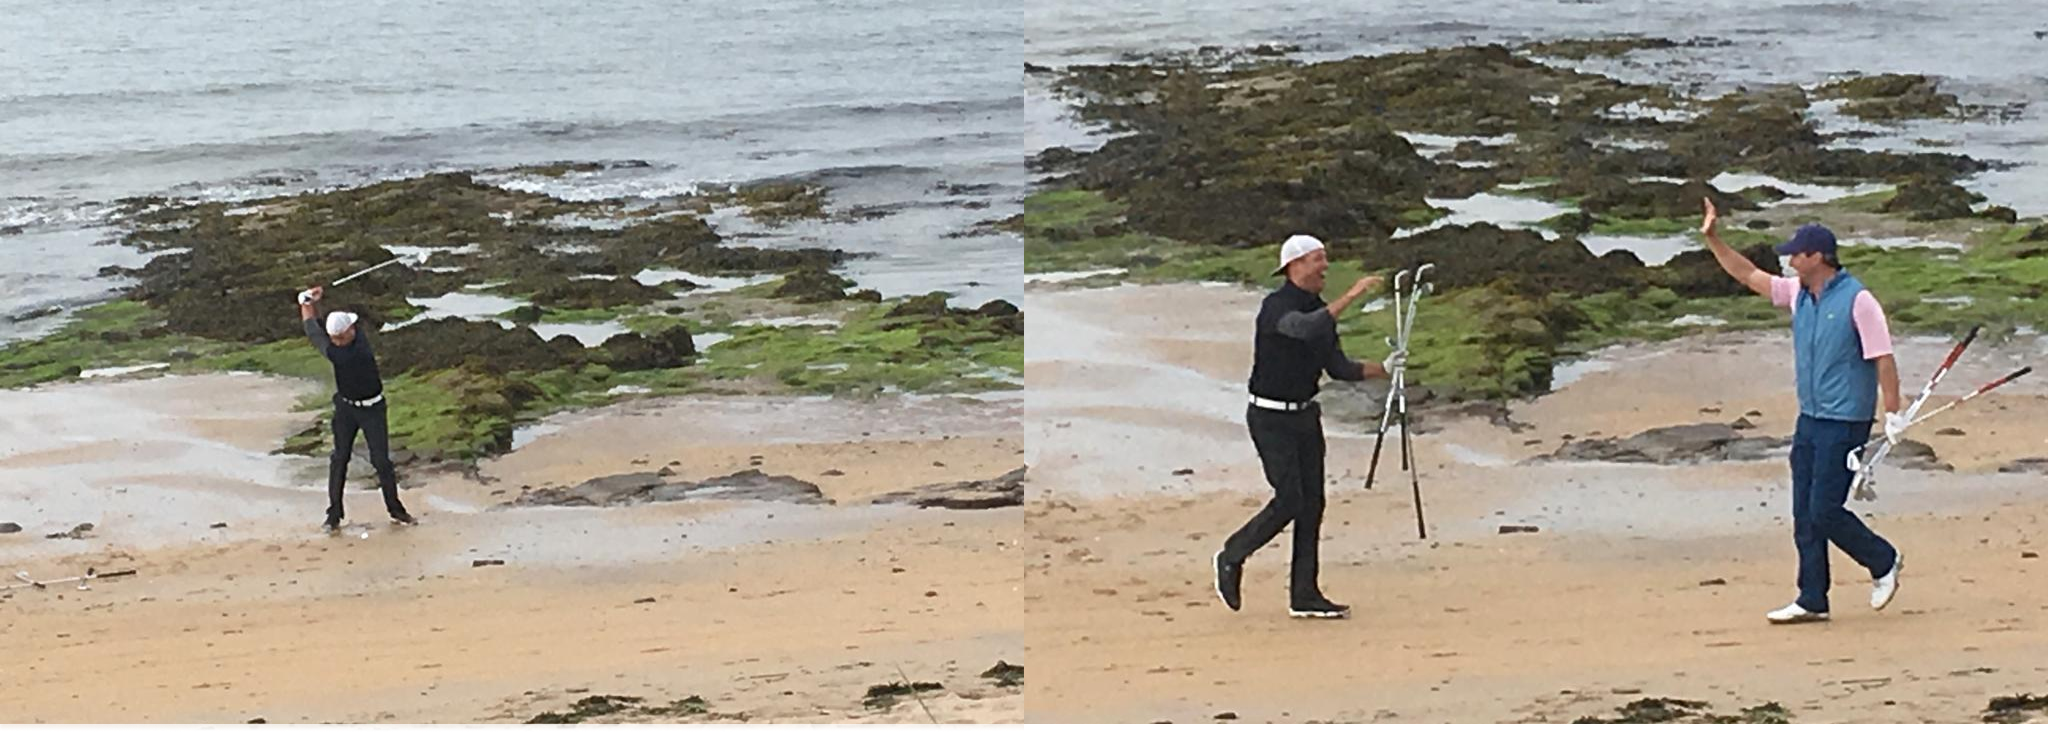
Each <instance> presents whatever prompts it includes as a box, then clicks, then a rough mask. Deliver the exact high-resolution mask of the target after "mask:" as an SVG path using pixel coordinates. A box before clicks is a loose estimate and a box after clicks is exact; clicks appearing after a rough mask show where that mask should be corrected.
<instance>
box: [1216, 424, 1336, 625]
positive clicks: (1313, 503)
mask: <svg viewBox="0 0 2048 732" xmlns="http://www.w3.org/2000/svg"><path fill="white" fill-rule="evenodd" d="M1245 423H1246V426H1248V427H1249V428H1250V429H1251V434H1252V444H1253V445H1254V446H1256V447H1258V449H1259V462H1260V463H1262V464H1263V465H1264V466H1265V469H1266V482H1267V483H1270V484H1272V486H1273V500H1271V501H1267V502H1266V507H1265V508H1262V509H1260V510H1259V513H1258V514H1257V515H1255V516H1253V517H1252V520H1251V521H1249V522H1246V523H1245V525H1244V528H1241V529H1238V530H1237V533H1235V534H1231V535H1230V538H1229V539H1227V540H1225V541H1224V543H1223V558H1224V560H1225V561H1228V562H1231V563H1233V564H1236V563H1242V562H1243V561H1244V560H1245V559H1246V558H1247V557H1250V556H1251V555H1252V553H1253V552H1256V551H1258V550H1259V549H1260V548H1261V547H1264V546H1265V545H1266V544H1267V543H1269V542H1271V541H1273V537H1276V536H1279V535H1280V530H1281V529H1282V528H1285V527H1286V526H1287V525H1288V524H1289V523H1292V524H1294V560H1293V565H1292V567H1291V572H1290V579H1289V581H1288V594H1289V596H1290V597H1291V599H1292V600H1293V601H1295V602H1297V603H1299V602H1305V601H1309V600H1317V599H1321V598H1322V596H1323V594H1322V590H1320V589H1318V588H1317V586H1316V570H1317V562H1318V560H1317V556H1316V540H1317V539H1318V538H1319V535H1320V533H1321V530H1322V525H1323V413H1322V409H1321V408H1320V407H1310V408H1308V409H1306V410H1303V411H1300V412H1277V411H1273V410H1270V409H1261V408H1259V407H1249V408H1248V411H1247V412H1246V413H1245Z"/></svg>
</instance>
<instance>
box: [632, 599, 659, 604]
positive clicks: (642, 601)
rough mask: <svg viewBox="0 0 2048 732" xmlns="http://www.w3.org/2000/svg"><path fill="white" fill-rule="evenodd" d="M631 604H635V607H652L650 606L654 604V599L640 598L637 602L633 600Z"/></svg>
mask: <svg viewBox="0 0 2048 732" xmlns="http://www.w3.org/2000/svg"><path fill="white" fill-rule="evenodd" d="M633 604H635V605H652V604H654V598H652V597H643V598H640V599H638V600H634V601H633Z"/></svg>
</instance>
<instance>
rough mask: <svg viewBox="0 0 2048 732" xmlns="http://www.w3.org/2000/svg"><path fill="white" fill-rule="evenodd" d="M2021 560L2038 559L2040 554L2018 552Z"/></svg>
mask: <svg viewBox="0 0 2048 732" xmlns="http://www.w3.org/2000/svg"><path fill="white" fill-rule="evenodd" d="M2020 558H2021V559H2040V558H2041V553H2040V552H2020Z"/></svg>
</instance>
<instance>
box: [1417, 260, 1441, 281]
mask: <svg viewBox="0 0 2048 732" xmlns="http://www.w3.org/2000/svg"><path fill="white" fill-rule="evenodd" d="M1432 269H1436V265H1435V264H1424V265H1422V266H1420V267H1416V268H1415V281H1416V282H1421V281H1422V275H1424V274H1427V273H1428V272H1429V271H1430V270H1432Z"/></svg>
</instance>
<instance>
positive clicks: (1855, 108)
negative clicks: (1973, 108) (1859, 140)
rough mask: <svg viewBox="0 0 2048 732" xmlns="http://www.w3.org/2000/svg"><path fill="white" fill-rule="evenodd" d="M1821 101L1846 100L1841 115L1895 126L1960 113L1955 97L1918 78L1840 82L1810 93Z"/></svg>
mask: <svg viewBox="0 0 2048 732" xmlns="http://www.w3.org/2000/svg"><path fill="white" fill-rule="evenodd" d="M1814 95H1815V96H1818V97H1820V98H1822V99H1847V100H1850V101H1849V103H1848V104H1845V105H1843V106H1842V112H1843V113H1845V114H1849V115H1851V116H1855V117H1861V118H1863V119H1868V120H1877V121H1886V122H1895V121H1899V120H1907V119H1925V118H1931V117H1943V116H1948V115H1950V114H1953V113H1956V112H1958V111H1960V108H1959V105H1958V104H1957V100H1956V96H1955V95H1954V94H1948V93H1945V92H1942V91H1939V90H1938V89H1937V88H1936V84H1935V81H1934V80H1933V79H1932V78H1929V77H1927V76H1925V75H1921V74H1879V75H1877V76H1863V77H1857V78H1853V79H1844V80H1841V81H1837V82H1833V83H1830V84H1827V85H1825V86H1822V87H1821V88H1819V89H1817V90H1815V91H1814Z"/></svg>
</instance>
